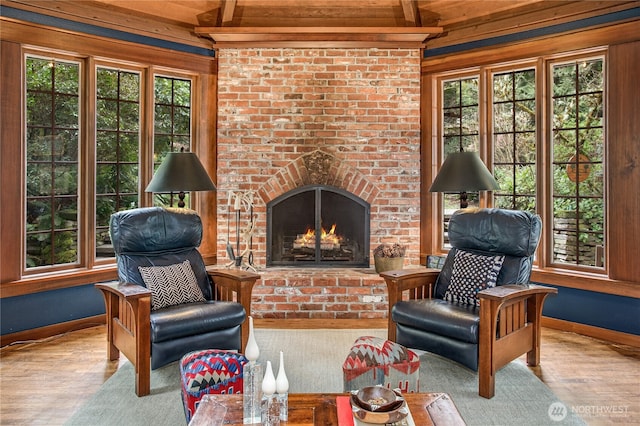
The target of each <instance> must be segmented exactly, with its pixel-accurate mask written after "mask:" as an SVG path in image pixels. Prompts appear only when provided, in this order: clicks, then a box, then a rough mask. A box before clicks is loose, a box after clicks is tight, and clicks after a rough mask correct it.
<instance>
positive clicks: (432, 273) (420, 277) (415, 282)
mask: <svg viewBox="0 0 640 426" xmlns="http://www.w3.org/2000/svg"><path fill="white" fill-rule="evenodd" d="M439 274H440V270H439V269H429V268H424V269H398V270H395V271H386V272H382V273H380V276H381V277H382V278H384V281H385V282H386V283H387V287H388V288H389V292H390V297H391V293H394V296H395V295H397V294H398V293H399V294H400V296H401V295H402V293H403V292H404V291H407V290H414V289H418V290H422V291H417V292H416V291H414V292H411V294H410V295H409V298H411V299H430V298H431V296H432V294H433V284H435V282H436V279H437V278H438V275H439ZM398 300H401V298H400V299H397V300H395V301H398Z"/></svg>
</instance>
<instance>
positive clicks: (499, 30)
mask: <svg viewBox="0 0 640 426" xmlns="http://www.w3.org/2000/svg"><path fill="white" fill-rule="evenodd" d="M2 4H3V5H8V6H11V7H18V8H22V9H27V10H33V11H38V12H42V13H48V14H53V15H56V16H61V17H66V18H69V17H71V18H72V19H79V20H81V21H85V22H92V23H95V22H96V21H99V22H100V23H101V24H107V25H109V26H111V27H114V28H117V29H122V30H126V31H132V32H136V33H140V34H144V35H152V36H154V37H160V38H166V39H170V40H175V41H180V42H186V43H189V44H194V45H200V46H208V47H211V46H213V47H214V48H217V47H282V46H286V47H345V46H346V47H365V46H366V47H427V48H434V47H441V46H444V45H450V44H455V43H463V42H467V41H473V40H478V39H483V38H488V37H494V36H499V35H503V34H508V33H511V32H517V31H524V30H528V29H534V28H538V27H541V26H548V25H554V24H559V23H563V22H567V21H572V20H576V19H581V18H586V17H589V16H593V15H595V14H601V13H605V12H610V11H616V10H623V9H627V8H631V7H637V5H638V2H637V1H615V0H608V1H570V0H350V1H349V0H145V1H135V0H65V1H60V0H58V1H50V0H2Z"/></svg>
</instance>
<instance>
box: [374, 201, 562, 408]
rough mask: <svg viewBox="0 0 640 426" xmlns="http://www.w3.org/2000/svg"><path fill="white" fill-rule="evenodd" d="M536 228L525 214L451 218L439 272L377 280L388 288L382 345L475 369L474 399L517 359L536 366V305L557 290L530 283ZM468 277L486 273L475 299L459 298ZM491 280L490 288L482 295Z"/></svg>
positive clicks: (470, 212) (535, 219)
mask: <svg viewBox="0 0 640 426" xmlns="http://www.w3.org/2000/svg"><path fill="white" fill-rule="evenodd" d="M541 230H542V222H541V220H540V217H539V216H537V215H533V214H530V213H528V212H524V211H514V210H503V209H464V210H459V211H457V212H455V213H454V214H453V215H452V217H451V220H450V222H449V227H448V232H449V241H450V244H451V250H450V251H449V253H448V255H447V257H446V260H445V262H444V265H443V267H442V270H440V271H438V270H433V269H426V270H401V271H389V272H386V273H382V274H381V275H382V277H383V278H385V281H386V283H387V286H388V289H389V331H388V333H389V339H390V340H393V341H396V342H398V343H400V344H402V345H404V346H407V347H410V348H416V349H422V350H425V351H428V352H432V353H436V354H438V355H441V356H444V357H447V358H449V359H452V360H454V361H456V362H458V363H460V364H462V365H465V366H466V367H468V368H470V369H472V370H477V371H479V382H480V383H479V393H480V395H481V396H484V397H486V398H491V397H493V395H494V388H495V386H494V380H495V376H494V375H495V372H496V371H497V370H498V369H499V368H501V367H502V366H503V365H506V364H507V363H509V362H510V361H512V360H513V359H515V358H517V357H519V356H520V355H522V354H524V353H527V354H528V356H527V362H528V363H529V364H530V365H537V364H538V363H539V358H540V352H539V347H540V346H539V341H540V317H541V312H542V305H543V303H544V299H545V297H546V296H547V295H548V294H549V293H556V292H557V290H556V289H554V288H548V287H543V286H537V285H532V284H529V279H530V277H531V269H532V266H533V256H534V253H535V251H536V247H537V246H538V241H539V239H540V234H541ZM465 257H466V258H470V259H472V260H470V261H469V260H465V259H464V258H465ZM474 274H486V276H484V277H482V279H481V280H480V282H479V283H480V287H479V288H480V289H481V291H480V292H479V293H477V298H476V299H475V300H473V298H470V297H468V294H465V290H470V291H471V293H473V290H475V291H477V290H478V287H477V286H478V282H475V283H474V282H473V281H474V280H473V277H474ZM454 276H455V288H453V287H454V286H452V281H454ZM467 280H468V281H467ZM491 280H494V281H495V287H491V288H487V289H482V287H483V286H486V285H487V282H489V281H491ZM474 286H475V287H474ZM472 287H473V288H472ZM403 293H409V294H410V296H409V298H410V300H407V299H408V297H405V298H404V299H405V300H403V297H402V294H403Z"/></svg>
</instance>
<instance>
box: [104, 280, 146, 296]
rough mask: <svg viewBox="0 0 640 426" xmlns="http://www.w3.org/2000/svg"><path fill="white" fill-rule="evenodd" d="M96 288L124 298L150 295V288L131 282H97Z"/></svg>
mask: <svg viewBox="0 0 640 426" xmlns="http://www.w3.org/2000/svg"><path fill="white" fill-rule="evenodd" d="M96 288H98V289H100V290H102V291H103V292H108V293H111V294H113V295H115V296H118V297H120V298H123V299H126V300H132V299H138V298H141V297H145V296H149V297H151V290H149V289H148V288H145V287H142V286H141V285H137V284H131V283H97V284H96Z"/></svg>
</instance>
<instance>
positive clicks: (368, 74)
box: [217, 49, 420, 318]
mask: <svg viewBox="0 0 640 426" xmlns="http://www.w3.org/2000/svg"><path fill="white" fill-rule="evenodd" d="M218 66H219V69H218V135H217V155H218V157H217V159H218V175H217V186H218V219H219V221H218V237H219V239H218V249H217V253H218V258H219V263H220V264H224V263H226V262H227V261H228V258H227V256H226V251H225V246H226V243H227V226H228V223H230V224H231V229H232V231H231V241H232V243H235V235H234V230H235V217H234V216H233V212H232V211H231V210H230V209H229V205H228V203H227V200H228V194H229V191H249V190H250V191H253V192H254V193H255V198H254V200H255V206H254V213H255V218H256V227H255V229H256V231H255V234H254V237H253V250H252V251H253V259H254V264H255V265H256V267H257V268H258V273H260V274H261V276H262V280H261V281H260V282H258V283H257V285H256V287H255V288H254V292H253V294H254V297H253V300H254V303H253V306H252V309H253V311H254V315H255V316H256V317H257V318H261V317H264V318H284V317H286V318H382V317H384V316H385V310H386V300H387V299H386V290H385V287H384V284H383V281H382V279H381V278H380V277H379V276H378V275H377V274H375V273H374V272H373V270H372V269H367V268H364V269H357V268H354V269H347V268H339V269H324V268H306V269H301V268H294V269H289V268H277V269H274V268H268V269H267V268H265V264H266V204H267V203H268V202H269V201H271V200H273V199H274V198H276V197H278V196H279V195H281V194H284V193H285V192H287V191H289V190H291V189H294V188H297V187H300V186H303V185H308V184H322V185H332V186H336V187H338V188H340V189H342V190H345V191H349V192H351V193H353V194H355V195H357V196H358V197H360V198H362V199H364V200H365V201H367V202H368V203H369V204H370V205H371V214H370V231H371V235H370V242H369V245H370V247H371V248H372V249H373V248H374V247H376V246H377V245H378V244H380V243H381V242H400V243H403V244H405V245H406V246H407V258H406V260H405V266H409V265H414V266H415V265H417V264H418V261H419V235H420V229H419V226H420V197H419V193H420V51H419V50H418V49H415V50H403V49H220V50H219V54H218ZM230 214H231V216H230ZM372 261H373V259H372Z"/></svg>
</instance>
